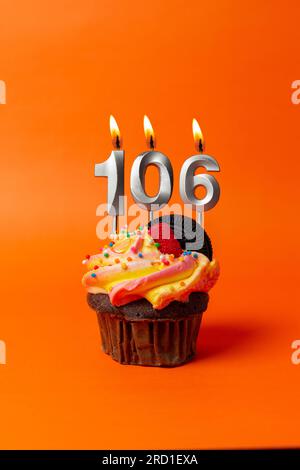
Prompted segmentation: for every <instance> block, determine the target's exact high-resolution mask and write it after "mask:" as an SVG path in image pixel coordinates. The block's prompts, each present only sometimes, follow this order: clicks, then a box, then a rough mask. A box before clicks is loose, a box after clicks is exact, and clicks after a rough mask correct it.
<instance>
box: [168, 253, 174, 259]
mask: <svg viewBox="0 0 300 470" xmlns="http://www.w3.org/2000/svg"><path fill="white" fill-rule="evenodd" d="M169 257H170V259H171V261H173V260H174V258H175V256H174V254H173V253H171V254H170V255H169Z"/></svg>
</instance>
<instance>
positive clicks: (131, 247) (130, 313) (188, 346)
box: [83, 228, 219, 367]
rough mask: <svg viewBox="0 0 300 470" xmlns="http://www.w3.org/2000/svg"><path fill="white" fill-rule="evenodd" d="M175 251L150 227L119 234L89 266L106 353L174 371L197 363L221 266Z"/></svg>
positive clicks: (89, 260) (90, 287)
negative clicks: (199, 340)
mask: <svg viewBox="0 0 300 470" xmlns="http://www.w3.org/2000/svg"><path fill="white" fill-rule="evenodd" d="M169 246H170V250H169V251H170V252H169V253H167V252H166V251H168V249H167V248H168V244H167V243H164V246H163V253H162V252H161V250H160V243H159V242H157V241H155V240H153V238H152V237H151V235H150V232H149V230H148V229H147V228H144V229H143V230H137V231H135V232H134V233H127V231H126V230H123V231H121V233H120V234H118V235H114V236H113V239H112V241H111V243H110V244H109V246H107V247H105V248H104V249H103V250H102V251H101V253H100V254H98V255H94V256H88V257H87V259H86V260H85V261H84V264H85V267H86V270H87V272H86V274H85V275H84V277H83V285H84V286H85V287H86V288H87V291H88V297H87V300H88V304H89V305H90V307H91V308H93V309H94V310H95V311H96V312H97V317H98V322H99V326H100V333H101V338H102V349H103V351H104V352H105V353H107V354H109V355H110V356H111V357H112V358H113V359H115V360H116V361H118V362H119V363H121V364H136V365H145V366H165V367H172V366H177V365H180V364H183V363H185V362H187V361H188V360H190V359H192V358H193V357H194V355H195V353H196V341H197V336H198V332H199V328H200V324H201V319H202V314H203V312H204V311H205V310H206V308H207V304H208V300H209V296H208V291H209V290H210V288H211V287H212V286H213V285H214V284H215V282H216V280H217V278H218V275H219V267H218V264H217V262H216V261H215V260H212V261H210V260H209V259H208V258H207V257H206V256H205V255H204V254H202V253H197V252H182V250H181V249H180V245H179V244H178V246H179V249H178V246H176V240H175V239H174V237H171V241H170V244H169Z"/></svg>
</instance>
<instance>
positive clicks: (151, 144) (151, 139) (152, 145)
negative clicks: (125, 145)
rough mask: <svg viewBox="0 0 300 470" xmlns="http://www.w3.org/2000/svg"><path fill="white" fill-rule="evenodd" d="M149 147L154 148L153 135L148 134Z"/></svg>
mask: <svg viewBox="0 0 300 470" xmlns="http://www.w3.org/2000/svg"><path fill="white" fill-rule="evenodd" d="M150 148H151V149H152V150H154V140H153V135H152V134H151V135H150Z"/></svg>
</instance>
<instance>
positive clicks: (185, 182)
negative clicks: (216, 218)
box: [180, 119, 220, 226]
mask: <svg viewBox="0 0 300 470" xmlns="http://www.w3.org/2000/svg"><path fill="white" fill-rule="evenodd" d="M193 134H194V139H195V145H196V149H197V150H198V151H199V152H200V155H199V154H197V155H193V156H192V157H189V158H188V159H187V160H186V161H185V162H184V164H183V166H182V168H181V172H180V195H181V198H182V200H183V202H185V203H187V204H192V205H193V207H194V208H195V209H196V211H197V222H198V223H199V224H200V225H201V226H202V225H203V211H208V210H210V209H212V208H213V207H214V206H215V205H216V204H217V202H218V200H219V197H220V186H219V183H218V182H217V180H216V179H215V178H214V177H213V176H212V175H207V174H201V175H195V171H196V169H197V168H199V167H202V168H205V169H206V170H207V171H220V167H219V164H218V162H217V161H216V160H215V159H214V158H213V157H211V156H209V155H204V154H203V153H202V152H203V151H204V143H203V137H202V132H201V129H200V126H199V124H198V122H197V121H196V119H194V120H193ZM198 186H203V187H204V188H205V189H206V194H205V196H204V197H203V198H201V199H198V198H197V197H196V195H195V190H196V188H197V187H198Z"/></svg>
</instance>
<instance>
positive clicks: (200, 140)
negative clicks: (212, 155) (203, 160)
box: [199, 139, 204, 153]
mask: <svg viewBox="0 0 300 470" xmlns="http://www.w3.org/2000/svg"><path fill="white" fill-rule="evenodd" d="M203 151H204V145H203V142H202V139H199V152H200V153H203Z"/></svg>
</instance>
